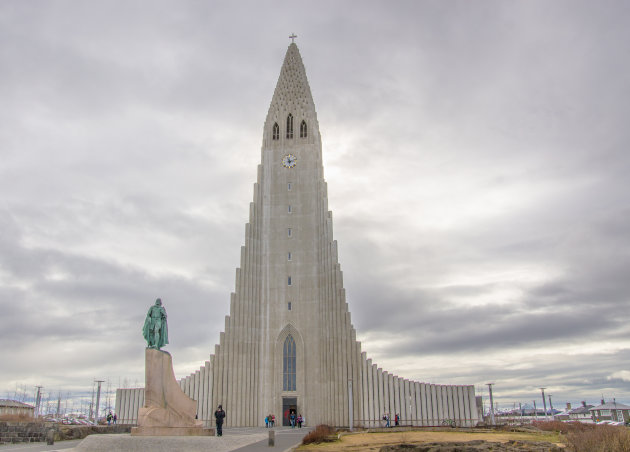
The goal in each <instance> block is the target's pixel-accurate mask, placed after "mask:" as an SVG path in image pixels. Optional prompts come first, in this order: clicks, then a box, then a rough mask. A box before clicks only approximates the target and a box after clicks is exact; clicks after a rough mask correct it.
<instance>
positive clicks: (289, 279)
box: [287, 276, 291, 286]
mask: <svg viewBox="0 0 630 452" xmlns="http://www.w3.org/2000/svg"><path fill="white" fill-rule="evenodd" d="M290 285H291V277H290V276H289V278H288V279H287V286H290Z"/></svg>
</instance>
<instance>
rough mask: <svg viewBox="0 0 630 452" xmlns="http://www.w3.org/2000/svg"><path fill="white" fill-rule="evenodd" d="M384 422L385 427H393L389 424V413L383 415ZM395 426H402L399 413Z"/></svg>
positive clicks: (395, 417)
mask: <svg viewBox="0 0 630 452" xmlns="http://www.w3.org/2000/svg"><path fill="white" fill-rule="evenodd" d="M383 420H384V421H385V427H388V428H389V427H391V425H390V423H389V413H385V414H383ZM394 425H395V426H396V427H398V426H399V425H400V416H398V413H396V414H395V415H394Z"/></svg>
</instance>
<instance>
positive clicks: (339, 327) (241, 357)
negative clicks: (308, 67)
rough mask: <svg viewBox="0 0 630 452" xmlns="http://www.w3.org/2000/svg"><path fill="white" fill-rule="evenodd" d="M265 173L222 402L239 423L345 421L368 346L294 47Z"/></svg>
mask: <svg viewBox="0 0 630 452" xmlns="http://www.w3.org/2000/svg"><path fill="white" fill-rule="evenodd" d="M257 179H258V180H257V182H256V184H255V186H254V202H253V203H252V204H251V206H250V220H249V224H248V225H247V226H246V240H245V246H244V247H243V248H242V254H241V256H242V259H241V268H240V269H239V270H237V278H236V279H237V281H236V291H235V293H234V294H233V296H232V298H233V301H232V304H231V310H230V316H229V317H228V318H227V319H226V331H225V336H224V339H225V340H224V341H222V342H221V344H220V345H219V347H218V348H217V350H216V352H217V353H216V356H217V357H221V359H222V360H227V361H228V362H230V364H227V365H226V364H225V363H224V364H223V367H224V371H223V374H222V375H221V376H220V378H222V379H223V381H226V382H227V386H226V388H225V389H226V391H227V393H224V396H223V397H225V403H224V406H225V405H227V406H228V408H231V411H232V413H233V414H232V420H233V422H234V423H235V424H236V425H256V424H259V423H260V422H261V421H262V419H263V418H264V416H265V415H266V414H268V413H274V414H276V416H277V417H280V416H278V415H279V414H280V413H282V414H283V416H282V419H283V420H284V421H285V423H286V421H287V419H286V416H284V414H285V413H290V412H291V410H295V411H296V413H295V414H296V416H297V414H300V413H301V414H303V415H304V416H305V417H306V419H309V421H310V420H312V421H313V422H315V421H318V422H319V421H321V422H327V423H330V424H334V425H341V424H343V423H344V420H345V423H347V419H348V414H347V413H348V390H347V384H348V383H347V382H348V379H349V378H353V376H354V377H355V379H356V378H358V364H359V357H360V349H359V347H358V344H357V343H356V339H355V333H354V330H353V328H352V325H351V324H350V315H349V313H348V307H347V304H346V302H345V297H344V291H343V284H342V278H341V271H340V269H339V264H338V263H337V253H336V243H335V242H334V241H333V239H332V221H331V214H330V212H328V200H327V195H326V182H325V181H324V176H323V165H322V145H321V136H320V133H319V124H318V122H317V113H316V111H315V104H314V103H313V97H312V95H311V90H310V87H309V84H308V80H307V78H306V71H305V69H304V64H303V63H302V58H301V56H300V52H299V50H298V47H297V45H295V44H294V43H292V44H291V45H289V48H288V50H287V53H286V55H285V58H284V63H283V65H282V69H281V71H280V77H279V79H278V83H277V85H276V89H275V92H274V94H273V98H272V100H271V104H270V107H269V111H268V113H267V118H266V120H265V125H264V129H263V144H262V155H261V165H260V166H259V168H258V178H257ZM228 349H229V350H230V351H229V352H228V356H227V357H226V356H224V354H225V352H226V351H227V350H228ZM256 362H258V364H255V363H256ZM252 364H253V365H252ZM353 371H354V375H353ZM235 379H238V380H235ZM237 381H241V382H242V383H244V385H241V384H236V383H237ZM239 386H242V387H243V388H244V393H239V391H238V388H239ZM250 388H251V389H254V392H252V393H249V390H250ZM232 391H233V392H232ZM219 393H220V392H219ZM219 399H221V397H219ZM248 404H249V406H245V405H248ZM358 408H359V407H358V405H357V407H356V409H357V410H358ZM241 411H242V413H240V412H241ZM254 413H256V415H255V416H254V417H253V418H252V419H248V418H247V417H248V416H247V414H250V415H253V414H254Z"/></svg>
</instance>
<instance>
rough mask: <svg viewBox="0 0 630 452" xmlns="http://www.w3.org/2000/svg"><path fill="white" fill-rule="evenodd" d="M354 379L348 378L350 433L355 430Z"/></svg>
mask: <svg viewBox="0 0 630 452" xmlns="http://www.w3.org/2000/svg"><path fill="white" fill-rule="evenodd" d="M352 408H353V401H352V379H351V378H348V424H349V425H350V431H352V430H354V428H353V427H354V422H353V421H354V419H353V418H354V413H353V412H352Z"/></svg>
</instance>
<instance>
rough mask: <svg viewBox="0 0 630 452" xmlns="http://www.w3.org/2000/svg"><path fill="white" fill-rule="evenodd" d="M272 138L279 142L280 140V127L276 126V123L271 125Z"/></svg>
mask: <svg viewBox="0 0 630 452" xmlns="http://www.w3.org/2000/svg"><path fill="white" fill-rule="evenodd" d="M272 138H273V139H274V140H279V139H280V127H279V126H278V123H277V122H276V123H274V124H273V134H272Z"/></svg>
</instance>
